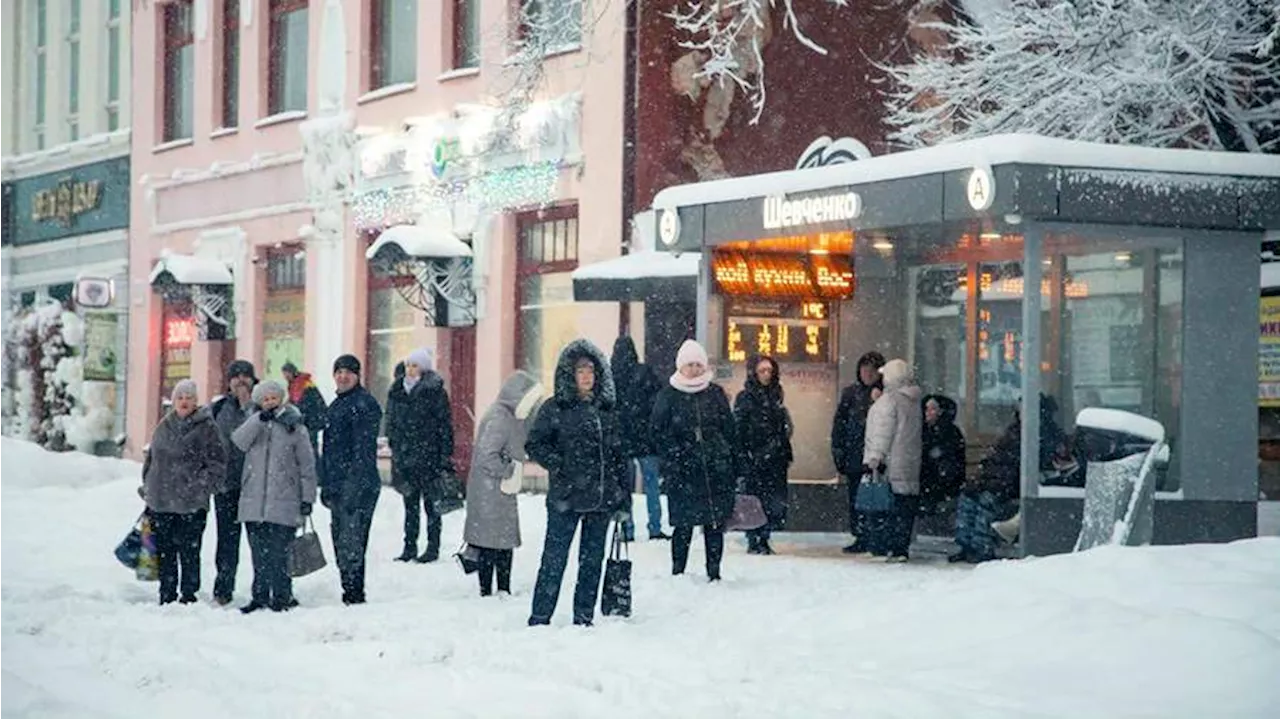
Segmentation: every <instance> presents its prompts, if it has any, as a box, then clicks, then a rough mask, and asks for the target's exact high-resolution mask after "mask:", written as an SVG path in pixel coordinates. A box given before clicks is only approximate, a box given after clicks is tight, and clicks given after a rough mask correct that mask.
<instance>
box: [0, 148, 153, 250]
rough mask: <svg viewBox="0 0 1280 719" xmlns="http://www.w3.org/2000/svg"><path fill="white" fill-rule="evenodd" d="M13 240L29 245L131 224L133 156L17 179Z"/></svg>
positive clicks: (12, 227)
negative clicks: (131, 171) (130, 181)
mask: <svg viewBox="0 0 1280 719" xmlns="http://www.w3.org/2000/svg"><path fill="white" fill-rule="evenodd" d="M12 186H13V198H12V202H13V208H12V209H13V210H14V212H13V217H12V219H11V222H12V226H11V229H12V231H13V237H12V239H11V241H12V243H13V244H15V245H29V244H33V243H36V242H45V241H48V240H56V239H61V238H63V237H72V236H75V235H82V234H88V233H91V232H102V231H104V230H115V229H122V228H125V227H128V226H129V158H128V157H119V158H116V159H113V160H104V161H102V162H95V163H92V164H89V165H82V166H80V167H76V168H72V169H70V170H63V171H60V172H51V173H47V174H44V175H37V176H35V177H27V178H23V179H19V180H14V181H13V183H12Z"/></svg>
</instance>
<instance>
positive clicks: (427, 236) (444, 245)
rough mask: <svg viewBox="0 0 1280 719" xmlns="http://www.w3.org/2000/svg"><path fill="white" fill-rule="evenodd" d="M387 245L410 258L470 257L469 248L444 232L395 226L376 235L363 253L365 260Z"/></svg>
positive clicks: (427, 228) (417, 227)
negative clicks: (376, 237)
mask: <svg viewBox="0 0 1280 719" xmlns="http://www.w3.org/2000/svg"><path fill="white" fill-rule="evenodd" d="M387 245H396V246H397V247H399V248H400V249H401V250H403V251H404V253H405V254H406V255H408V256H410V257H448V258H453V257H471V255H472V253H471V248H470V247H469V246H468V245H467V243H465V242H463V241H462V240H460V239H458V237H457V235H455V234H453V233H452V232H446V231H444V230H439V229H433V228H430V227H420V226H418V225H395V226H393V227H388V228H387V229H385V230H383V231H382V234H380V235H378V239H377V240H376V241H374V243H373V244H372V245H369V249H368V250H366V251H365V253H364V256H365V258H366V259H370V260H371V259H373V258H374V257H376V256H377V254H378V251H379V250H381V249H382V248H383V247H386V246H387Z"/></svg>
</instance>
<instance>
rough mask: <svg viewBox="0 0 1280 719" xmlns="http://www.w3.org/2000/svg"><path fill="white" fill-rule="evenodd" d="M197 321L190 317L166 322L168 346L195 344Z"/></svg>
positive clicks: (165, 338)
mask: <svg viewBox="0 0 1280 719" xmlns="http://www.w3.org/2000/svg"><path fill="white" fill-rule="evenodd" d="M195 339H196V321H195V320H194V319H191V318H190V317H184V318H174V319H170V320H168V321H167V322H165V325H164V344H165V346H166V347H190V346H191V345H193V344H195Z"/></svg>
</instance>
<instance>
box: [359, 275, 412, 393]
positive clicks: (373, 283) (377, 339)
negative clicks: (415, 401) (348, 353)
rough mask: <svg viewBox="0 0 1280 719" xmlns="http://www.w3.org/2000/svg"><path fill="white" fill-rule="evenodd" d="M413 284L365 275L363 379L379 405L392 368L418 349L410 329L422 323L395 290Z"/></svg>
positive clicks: (396, 278) (403, 278)
mask: <svg viewBox="0 0 1280 719" xmlns="http://www.w3.org/2000/svg"><path fill="white" fill-rule="evenodd" d="M413 281H414V280H413V278H411V277H408V276H391V277H387V276H382V275H378V274H375V273H370V274H369V344H368V356H367V357H366V359H367V360H368V370H367V371H366V372H365V378H364V379H365V386H366V387H368V389H369V391H370V392H372V393H373V396H374V397H376V398H377V400H378V401H379V402H385V401H386V399H387V392H388V391H389V390H390V389H391V382H392V381H393V379H394V378H395V368H396V364H397V363H399V362H401V361H403V360H404V358H406V357H408V356H409V353H410V352H412V351H413V350H414V348H415V347H417V346H418V344H417V340H415V338H414V325H415V324H417V323H421V322H422V320H421V315H420V314H419V313H418V311H417V310H415V309H414V308H413V306H412V305H410V304H409V303H408V302H406V301H405V300H404V297H402V296H401V295H400V290H398V289H396V288H397V286H398V285H400V284H402V283H408V282H413ZM384 418H385V417H384Z"/></svg>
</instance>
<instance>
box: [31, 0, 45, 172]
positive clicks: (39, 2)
mask: <svg viewBox="0 0 1280 719" xmlns="http://www.w3.org/2000/svg"><path fill="white" fill-rule="evenodd" d="M48 49H49V2H48V0H36V59H35V67H36V80H35V81H36V116H35V123H33V126H32V131H33V134H34V135H35V145H36V149H37V150H43V149H44V121H45V111H46V110H45V103H46V101H47V100H48V92H49V67H48V63H49V54H48Z"/></svg>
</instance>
